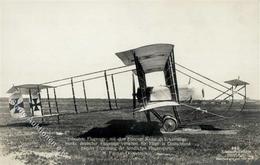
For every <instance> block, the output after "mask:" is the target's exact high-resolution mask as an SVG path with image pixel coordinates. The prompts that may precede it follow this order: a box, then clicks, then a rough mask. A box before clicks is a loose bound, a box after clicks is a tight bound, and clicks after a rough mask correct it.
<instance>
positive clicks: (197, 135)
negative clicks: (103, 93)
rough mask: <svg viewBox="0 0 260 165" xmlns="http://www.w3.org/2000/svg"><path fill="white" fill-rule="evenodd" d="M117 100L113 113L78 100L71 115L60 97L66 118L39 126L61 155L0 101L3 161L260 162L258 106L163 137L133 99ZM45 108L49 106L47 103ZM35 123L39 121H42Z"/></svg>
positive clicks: (217, 108)
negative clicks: (136, 110) (134, 110)
mask: <svg viewBox="0 0 260 165" xmlns="http://www.w3.org/2000/svg"><path fill="white" fill-rule="evenodd" d="M118 102H119V107H120V108H119V109H118V110H112V111H111V110H108V104H107V101H106V100H101V99H92V100H89V110H90V112H89V113H87V112H86V109H85V105H84V102H83V100H78V107H77V108H78V111H79V113H78V114H75V112H74V109H73V108H74V107H73V105H72V100H71V99H59V100H58V103H59V109H60V113H62V114H64V113H70V114H69V115H62V116H60V124H58V123H57V120H56V118H55V117H53V118H48V119H46V120H45V121H44V123H43V124H40V126H41V127H42V129H43V131H44V132H45V133H46V134H47V135H48V136H49V137H51V138H52V139H53V140H54V141H55V143H56V147H57V146H58V147H60V148H61V149H62V150H64V151H65V155H64V154H61V153H60V152H59V151H60V150H57V148H55V147H54V146H53V145H51V144H49V143H48V142H47V140H46V138H44V137H43V136H41V134H40V133H39V132H38V131H37V129H35V128H34V127H33V126H31V125H30V124H29V123H28V122H27V123H26V122H17V121H14V120H11V118H10V114H9V109H8V99H6V98H1V104H0V142H1V148H2V153H3V157H10V159H11V158H15V159H16V160H18V161H19V162H22V163H24V164H123V163H124V164H260V104H259V103H248V104H247V105H246V108H245V110H244V111H243V112H241V113H240V115H239V116H237V117H236V118H230V119H228V120H217V121H214V122H211V123H206V125H205V124H204V125H202V123H198V124H194V125H191V126H185V127H183V128H180V130H178V131H180V132H179V133H174V134H162V133H161V132H160V127H161V126H160V123H158V120H156V119H155V118H153V122H152V123H151V124H150V125H148V124H147V123H146V119H145V116H144V114H142V113H139V114H135V116H134V117H133V114H132V111H131V100H126V99H125V100H118ZM43 106H44V107H45V108H47V104H46V103H44V104H43ZM239 106H240V105H239V103H236V105H235V106H234V107H233V108H232V109H231V112H229V113H230V114H231V113H234V112H236V113H237V109H238V107H239ZM25 107H26V108H28V103H26V104H25ZM52 109H53V111H54V109H55V108H54V103H52ZM211 109H212V111H217V112H222V111H223V110H224V109H225V107H224V106H222V105H214V106H212V107H211ZM47 111H48V110H46V112H47ZM166 111H167V110H161V112H166ZM179 111H180V114H181V117H182V118H183V119H185V120H186V121H189V120H191V119H192V118H194V113H191V114H190V113H189V111H186V110H182V109H180V110H179ZM197 115H198V116H199V117H200V116H201V115H204V116H205V114H197ZM35 121H36V122H38V123H41V120H40V119H35ZM198 121H200V120H198ZM184 123H185V122H184ZM186 123H187V124H188V122H186ZM201 129H202V130H201ZM203 131H204V132H203ZM221 131H226V133H221ZM228 131H230V132H228ZM232 131H233V132H232ZM0 164H1V163H0Z"/></svg>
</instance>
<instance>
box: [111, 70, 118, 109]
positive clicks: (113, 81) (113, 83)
mask: <svg viewBox="0 0 260 165" xmlns="http://www.w3.org/2000/svg"><path fill="white" fill-rule="evenodd" d="M111 79H112V85H113V91H114V99H115V105H116V109H118V105H117V98H116V88H115V80H114V76H113V74H111Z"/></svg>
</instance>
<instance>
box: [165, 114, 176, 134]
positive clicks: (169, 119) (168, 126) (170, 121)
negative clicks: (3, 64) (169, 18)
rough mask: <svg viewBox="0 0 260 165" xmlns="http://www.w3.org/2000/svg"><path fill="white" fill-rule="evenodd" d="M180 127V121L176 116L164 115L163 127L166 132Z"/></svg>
mask: <svg viewBox="0 0 260 165" xmlns="http://www.w3.org/2000/svg"><path fill="white" fill-rule="evenodd" d="M177 128H178V122H177V120H176V118H175V117H173V116H171V115H166V116H164V117H163V129H164V130H165V131H166V132H173V131H175V130H176V129H177Z"/></svg>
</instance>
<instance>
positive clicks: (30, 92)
mask: <svg viewBox="0 0 260 165" xmlns="http://www.w3.org/2000/svg"><path fill="white" fill-rule="evenodd" d="M29 96H30V109H31V110H32V116H34V111H33V108H32V91H31V89H30V88H29Z"/></svg>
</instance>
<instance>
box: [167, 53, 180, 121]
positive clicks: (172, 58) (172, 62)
mask: <svg viewBox="0 0 260 165" xmlns="http://www.w3.org/2000/svg"><path fill="white" fill-rule="evenodd" d="M169 64H170V70H171V76H172V81H173V87H174V95H175V100H174V101H177V102H178V103H179V91H178V84H177V78H176V68H175V61H174V51H173V48H172V51H171V54H170V57H169ZM172 108H173V113H174V115H175V117H176V119H177V121H178V122H179V123H181V119H180V116H179V113H178V111H177V107H175V106H173V107H172Z"/></svg>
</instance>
